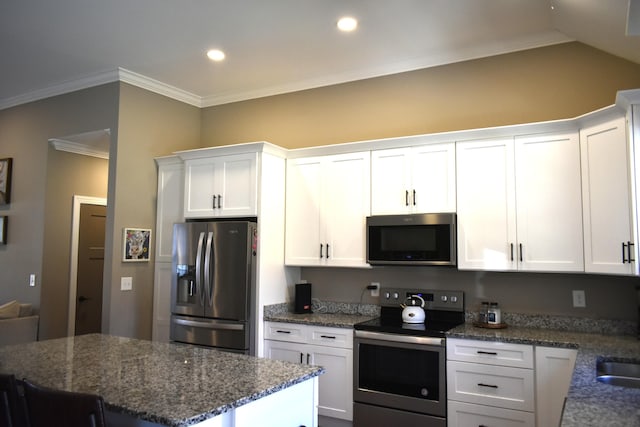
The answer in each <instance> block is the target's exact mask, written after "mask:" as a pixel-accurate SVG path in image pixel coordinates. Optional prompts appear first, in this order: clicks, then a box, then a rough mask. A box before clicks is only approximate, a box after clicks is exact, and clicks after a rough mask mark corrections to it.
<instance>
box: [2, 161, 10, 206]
mask: <svg viewBox="0 0 640 427" xmlns="http://www.w3.org/2000/svg"><path fill="white" fill-rule="evenodd" d="M12 162H13V159H10V158H9V159H0V205H8V204H9V202H11V163H12Z"/></svg>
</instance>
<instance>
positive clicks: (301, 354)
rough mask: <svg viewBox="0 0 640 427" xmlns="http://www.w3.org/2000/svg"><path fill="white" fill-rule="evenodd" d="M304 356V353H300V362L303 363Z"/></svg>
mask: <svg viewBox="0 0 640 427" xmlns="http://www.w3.org/2000/svg"><path fill="white" fill-rule="evenodd" d="M303 356H304V354H303V353H300V364H301V365H302V357H303Z"/></svg>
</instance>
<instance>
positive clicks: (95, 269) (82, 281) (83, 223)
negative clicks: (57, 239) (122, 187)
mask: <svg viewBox="0 0 640 427" xmlns="http://www.w3.org/2000/svg"><path fill="white" fill-rule="evenodd" d="M106 218H107V208H106V206H100V205H90V204H81V205H80V230H79V235H78V281H77V291H76V335H83V334H90V333H94V332H95V333H99V332H101V331H102V272H103V270H104V235H105V222H106Z"/></svg>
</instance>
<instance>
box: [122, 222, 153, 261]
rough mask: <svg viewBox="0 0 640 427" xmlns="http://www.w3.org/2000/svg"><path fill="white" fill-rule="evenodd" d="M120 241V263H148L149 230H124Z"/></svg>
mask: <svg viewBox="0 0 640 427" xmlns="http://www.w3.org/2000/svg"><path fill="white" fill-rule="evenodd" d="M122 241H123V245H122V261H124V262H144V261H149V255H150V254H149V250H150V248H151V230H149V229H146V228H125V229H124V234H123V237H122Z"/></svg>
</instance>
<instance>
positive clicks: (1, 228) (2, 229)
mask: <svg viewBox="0 0 640 427" xmlns="http://www.w3.org/2000/svg"><path fill="white" fill-rule="evenodd" d="M6 244H7V217H6V216H0V245H6Z"/></svg>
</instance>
